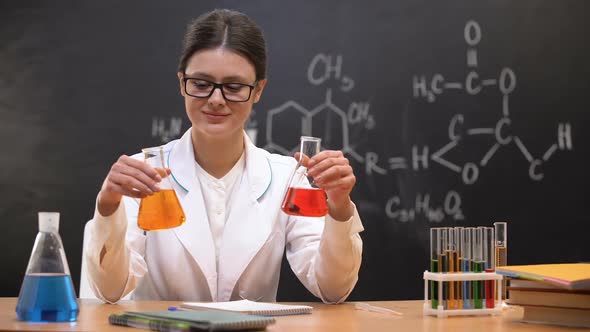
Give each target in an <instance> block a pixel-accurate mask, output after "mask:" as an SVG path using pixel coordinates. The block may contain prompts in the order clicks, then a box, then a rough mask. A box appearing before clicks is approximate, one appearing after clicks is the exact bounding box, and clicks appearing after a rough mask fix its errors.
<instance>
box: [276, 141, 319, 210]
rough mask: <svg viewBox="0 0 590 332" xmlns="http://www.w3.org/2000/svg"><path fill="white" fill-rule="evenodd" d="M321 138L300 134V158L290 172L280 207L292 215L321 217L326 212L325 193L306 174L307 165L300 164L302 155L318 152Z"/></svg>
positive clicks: (310, 155) (311, 154) (309, 155)
mask: <svg viewBox="0 0 590 332" xmlns="http://www.w3.org/2000/svg"><path fill="white" fill-rule="evenodd" d="M321 141H322V139H321V138H317V137H309V136H301V148H300V150H299V153H300V155H301V156H300V158H299V161H298V163H297V166H296V167H295V170H294V171H293V174H291V179H290V181H289V187H288V189H287V193H286V194H285V197H284V198H283V205H282V206H281V209H282V210H283V211H284V212H285V213H286V214H290V215H294V216H305V217H321V216H325V215H326V214H327V213H328V204H327V202H326V193H325V192H324V190H323V189H320V188H318V187H317V186H316V185H315V183H314V182H313V178H312V177H310V176H309V175H307V167H305V166H303V165H302V164H301V159H302V156H303V155H306V156H308V157H309V158H311V157H313V156H314V155H316V154H317V153H319V152H320V143H321Z"/></svg>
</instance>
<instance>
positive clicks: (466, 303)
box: [462, 259, 471, 309]
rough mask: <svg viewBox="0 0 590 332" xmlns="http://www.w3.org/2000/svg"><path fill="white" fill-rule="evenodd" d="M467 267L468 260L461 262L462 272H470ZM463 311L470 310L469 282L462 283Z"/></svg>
mask: <svg viewBox="0 0 590 332" xmlns="http://www.w3.org/2000/svg"><path fill="white" fill-rule="evenodd" d="M469 265H470V262H469V261H468V260H466V259H465V260H463V266H462V270H463V272H471V270H470V269H469ZM463 309H471V283H470V282H469V281H463Z"/></svg>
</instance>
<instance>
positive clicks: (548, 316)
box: [522, 306, 590, 327]
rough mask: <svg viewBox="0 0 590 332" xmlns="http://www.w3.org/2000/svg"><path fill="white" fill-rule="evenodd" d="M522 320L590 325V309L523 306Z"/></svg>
mask: <svg viewBox="0 0 590 332" xmlns="http://www.w3.org/2000/svg"><path fill="white" fill-rule="evenodd" d="M523 308H524V314H523V316H522V321H524V322H527V323H536V324H550V325H562V326H570V327H590V310H588V309H569V308H555V307H543V306H523Z"/></svg>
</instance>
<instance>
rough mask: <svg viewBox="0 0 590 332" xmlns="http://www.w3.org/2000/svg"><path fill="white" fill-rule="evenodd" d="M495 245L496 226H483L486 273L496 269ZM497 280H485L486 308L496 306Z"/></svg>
mask: <svg viewBox="0 0 590 332" xmlns="http://www.w3.org/2000/svg"><path fill="white" fill-rule="evenodd" d="M495 246H496V241H495V240H494V228H493V227H483V258H484V262H485V263H484V264H485V266H484V268H485V271H486V273H493V272H494V271H495V270H496V259H495V257H494V256H495V255H494V253H495V251H496V250H495ZM495 290H496V287H495V281H494V280H486V281H485V299H486V301H485V305H486V309H492V308H494V298H495V294H496V292H495Z"/></svg>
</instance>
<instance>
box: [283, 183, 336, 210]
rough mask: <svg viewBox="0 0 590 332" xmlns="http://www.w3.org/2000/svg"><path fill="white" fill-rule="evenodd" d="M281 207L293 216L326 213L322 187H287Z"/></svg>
mask: <svg viewBox="0 0 590 332" xmlns="http://www.w3.org/2000/svg"><path fill="white" fill-rule="evenodd" d="M281 209H282V210H283V211H284V212H285V213H286V214H290V215H293V216H304V217H323V216H325V215H326V214H327V213H328V203H327V202H326V193H325V192H324V190H323V189H307V188H292V187H291V188H289V190H288V191H287V194H286V195H285V200H284V201H283V206H282V207H281Z"/></svg>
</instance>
